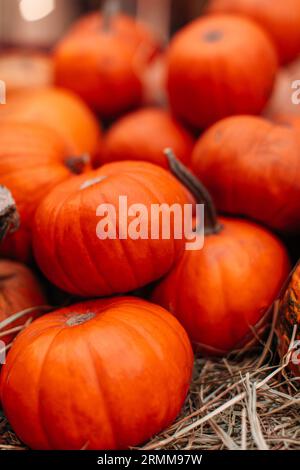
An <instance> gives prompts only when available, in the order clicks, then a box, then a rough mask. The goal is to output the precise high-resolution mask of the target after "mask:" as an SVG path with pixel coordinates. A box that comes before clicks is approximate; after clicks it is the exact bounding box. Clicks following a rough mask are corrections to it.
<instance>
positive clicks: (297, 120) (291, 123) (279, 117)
mask: <svg viewBox="0 0 300 470" xmlns="http://www.w3.org/2000/svg"><path fill="white" fill-rule="evenodd" d="M272 120H273V121H274V122H275V123H276V124H279V125H281V126H286V127H288V128H291V129H294V130H295V131H296V133H297V134H298V136H299V137H300V115H299V116H297V115H296V114H284V113H283V114H276V115H274V116H273V118H272Z"/></svg>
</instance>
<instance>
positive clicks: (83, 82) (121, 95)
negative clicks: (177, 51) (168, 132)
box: [54, 13, 159, 118]
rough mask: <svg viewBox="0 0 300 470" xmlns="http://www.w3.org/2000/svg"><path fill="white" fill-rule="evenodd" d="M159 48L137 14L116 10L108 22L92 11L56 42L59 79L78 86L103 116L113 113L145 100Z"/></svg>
mask: <svg viewBox="0 0 300 470" xmlns="http://www.w3.org/2000/svg"><path fill="white" fill-rule="evenodd" d="M158 48H159V46H158V44H157V43H156V41H155V39H154V38H153V37H152V35H151V33H150V32H149V31H148V30H146V29H145V27H144V26H143V25H141V24H139V23H137V22H136V21H135V20H133V19H131V18H129V17H126V16H124V15H116V16H114V17H113V18H111V19H110V22H109V23H108V24H106V21H103V17H102V16H101V15H100V14H99V13H92V14H90V15H88V16H87V17H85V18H83V19H80V20H79V21H78V23H76V24H75V26H73V27H72V28H71V30H70V31H69V33H68V34H67V35H66V36H65V37H64V38H63V39H62V40H61V41H60V43H59V44H58V45H57V47H56V49H55V51H54V62H55V74H56V83H57V84H58V85H60V86H63V87H65V88H69V89H70V90H73V91H74V92H76V93H77V94H78V95H80V96H81V97H82V98H83V99H84V100H85V101H86V102H87V103H88V104H89V105H90V106H91V107H93V108H94V109H95V110H96V111H97V112H98V113H99V114H100V115H101V116H103V117H105V118H110V117H113V116H115V115H118V114H121V113H123V112H125V111H127V110H129V109H130V108H133V107H135V106H137V105H139V104H141V102H142V95H143V85H142V81H143V76H144V73H145V67H146V66H147V64H148V62H149V61H150V60H151V58H152V57H153V56H154V55H155V53H156V52H157V51H158Z"/></svg>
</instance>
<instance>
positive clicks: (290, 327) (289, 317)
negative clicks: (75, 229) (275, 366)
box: [276, 263, 300, 377]
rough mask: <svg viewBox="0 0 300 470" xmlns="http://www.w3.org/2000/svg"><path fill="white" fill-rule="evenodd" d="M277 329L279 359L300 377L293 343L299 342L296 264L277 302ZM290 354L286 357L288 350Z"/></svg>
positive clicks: (299, 362) (298, 273) (299, 284)
mask: <svg viewBox="0 0 300 470" xmlns="http://www.w3.org/2000/svg"><path fill="white" fill-rule="evenodd" d="M278 306H279V309H278V317H277V328H276V333H277V337H278V352H279V355H280V356H281V358H282V359H283V358H285V359H288V361H289V362H288V365H289V368H290V370H291V371H292V372H293V374H294V375H295V376H296V377H299V376H300V357H299V349H300V348H299V347H296V348H294V346H295V344H292V340H294V342H296V344H297V342H298V341H300V264H299V263H298V264H297V266H296V268H295V270H294V271H293V273H292V275H291V276H290V279H289V283H288V284H287V286H286V289H285V291H284V293H283V294H282V296H281V299H280V301H279V305H278ZM290 347H291V352H292V354H291V355H290V356H287V353H288V351H289V350H290Z"/></svg>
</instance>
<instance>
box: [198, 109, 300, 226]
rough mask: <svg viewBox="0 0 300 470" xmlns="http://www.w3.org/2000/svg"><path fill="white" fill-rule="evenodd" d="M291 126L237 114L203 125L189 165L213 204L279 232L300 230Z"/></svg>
mask: <svg viewBox="0 0 300 470" xmlns="http://www.w3.org/2000/svg"><path fill="white" fill-rule="evenodd" d="M299 142H300V140H299V135H298V134H297V132H296V131H295V130H294V129H293V128H292V127H291V126H290V127H289V126H283V125H282V126H281V125H276V124H274V123H272V122H269V121H267V120H265V119H263V118H260V117H254V116H236V117H231V118H227V119H224V120H222V121H220V122H218V123H216V124H215V125H214V126H212V127H211V128H210V129H208V130H207V131H206V132H205V133H204V134H203V135H202V137H201V138H200V139H199V141H198V142H197V143H196V146H195V148H194V151H193V155H192V159H191V168H192V170H193V172H194V173H195V174H196V175H197V176H198V177H199V179H200V180H201V181H202V182H203V183H204V184H205V186H207V188H208V190H209V191H210V192H211V194H212V196H213V198H214V200H215V202H216V205H217V208H218V209H219V210H220V211H222V212H226V213H228V214H231V215H245V216H248V217H251V218H252V219H255V220H257V221H259V222H262V223H263V224H265V225H268V226H269V227H271V228H273V229H276V230H280V231H283V232H298V231H299V230H300V179H299V178H298V176H297V175H299V172H300V145H299Z"/></svg>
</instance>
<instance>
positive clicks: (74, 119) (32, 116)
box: [0, 87, 101, 157]
mask: <svg viewBox="0 0 300 470" xmlns="http://www.w3.org/2000/svg"><path fill="white" fill-rule="evenodd" d="M2 120H4V122H7V121H20V122H32V123H40V124H43V125H45V126H48V127H49V128H51V129H53V130H54V131H55V132H56V133H57V134H59V135H60V137H61V138H62V140H64V142H65V145H66V149H67V151H68V152H69V155H82V154H89V155H90V156H91V157H93V156H94V155H95V153H96V149H97V147H98V145H99V141H100V136H101V133H100V126H99V124H98V122H97V119H96V118H95V116H94V115H93V113H92V112H91V111H90V109H89V108H88V107H87V106H86V104H85V103H84V102H83V101H82V100H81V99H80V98H79V97H78V96H76V95H75V94H73V93H71V92H69V91H68V90H63V89H59V88H55V87H48V88H40V89H38V90H31V91H23V92H19V93H15V94H12V95H11V96H10V98H9V100H8V103H7V105H6V106H2V108H1V109H0V123H1V121H2Z"/></svg>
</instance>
